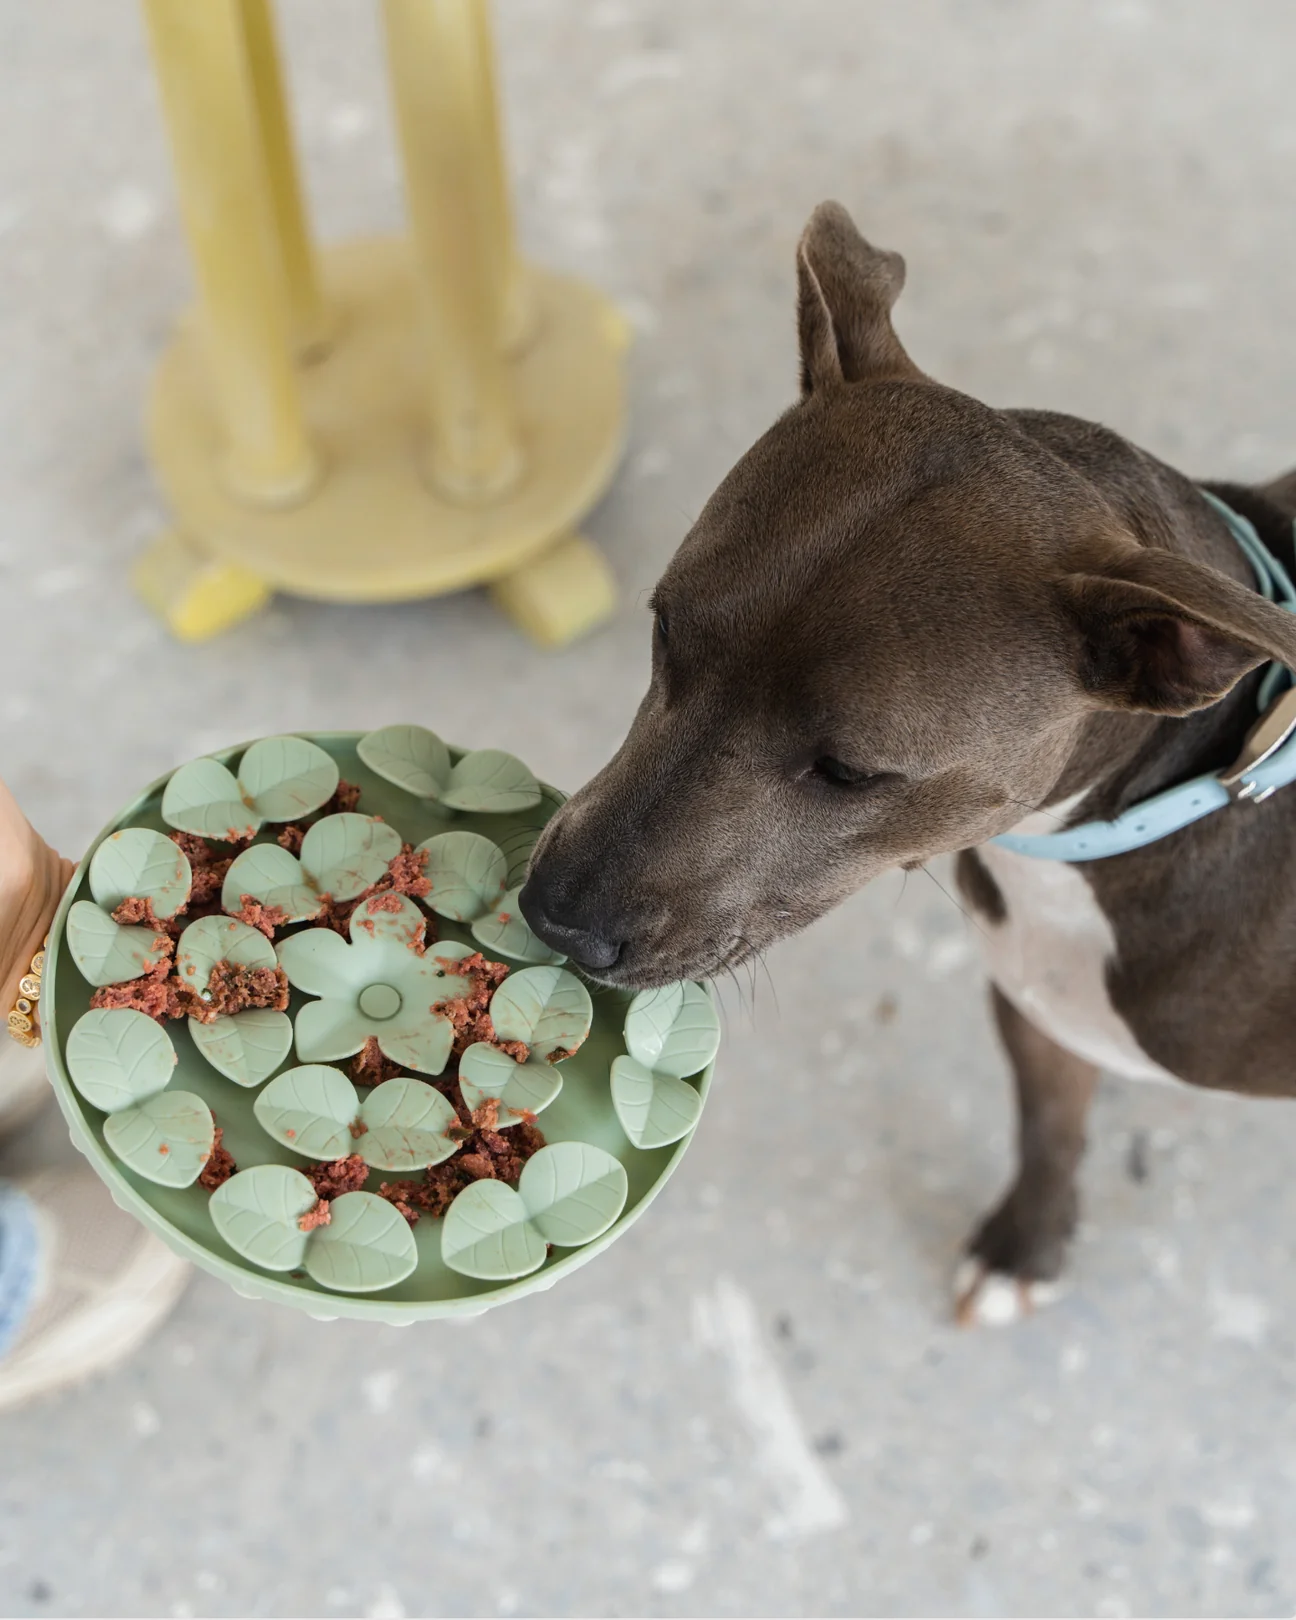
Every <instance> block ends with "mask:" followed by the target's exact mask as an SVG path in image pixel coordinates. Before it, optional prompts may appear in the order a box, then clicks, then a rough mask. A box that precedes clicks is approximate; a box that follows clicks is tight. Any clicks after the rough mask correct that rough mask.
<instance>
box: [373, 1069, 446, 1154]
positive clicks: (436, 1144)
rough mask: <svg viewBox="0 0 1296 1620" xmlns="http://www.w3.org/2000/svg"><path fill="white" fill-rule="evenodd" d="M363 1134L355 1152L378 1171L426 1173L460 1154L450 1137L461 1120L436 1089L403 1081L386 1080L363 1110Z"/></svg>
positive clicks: (403, 1078)
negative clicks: (453, 1154)
mask: <svg viewBox="0 0 1296 1620" xmlns="http://www.w3.org/2000/svg"><path fill="white" fill-rule="evenodd" d="M360 1123H361V1124H362V1125H363V1126H364V1131H363V1134H362V1135H361V1137H360V1139H359V1141H358V1142H357V1143H356V1145H355V1151H356V1152H357V1153H359V1155H360V1157H361V1158H362V1159H363V1160H364V1161H365V1163H366V1164H371V1165H372V1166H373V1167H374V1169H375V1170H423V1169H426V1168H427V1166H428V1165H430V1164H440V1163H441V1161H442V1160H443V1159H448V1158H449V1157H450V1155H451V1154H452V1153H455V1152H457V1151H458V1148H459V1143H458V1142H456V1141H454V1140H453V1139H452V1138H450V1137H449V1136H447V1135H446V1132H447V1131H448V1130H449V1129H450V1128H451V1126H454V1125H458V1123H459V1115H458V1114H457V1113H456V1112H455V1110H454V1108H453V1107H452V1106H451V1104H450V1103H449V1102H447V1100H446V1099H445V1098H444V1097H443V1096H442V1095H441V1093H440V1092H439V1091H437V1090H436V1089H435V1088H434V1087H433V1086H429V1085H427V1084H425V1083H424V1082H423V1081H422V1080H411V1079H409V1078H408V1076H402V1077H401V1078H400V1079H397V1080H384V1081H383V1083H382V1084H381V1085H380V1086H375V1087H374V1089H373V1090H372V1091H371V1092H370V1093H369V1095H368V1096H367V1097H366V1098H365V1100H364V1104H363V1106H362V1107H361V1109H360Z"/></svg>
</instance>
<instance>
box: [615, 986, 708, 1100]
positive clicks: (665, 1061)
mask: <svg viewBox="0 0 1296 1620" xmlns="http://www.w3.org/2000/svg"><path fill="white" fill-rule="evenodd" d="M625 1041H626V1047H627V1049H628V1051H629V1053H630V1056H631V1057H632V1058H634V1059H635V1061H636V1062H638V1063H642V1064H643V1066H644V1067H645V1068H646V1069H652V1070H653V1071H654V1073H656V1074H669V1075H674V1077H675V1078H676V1079H677V1080H680V1079H683V1078H684V1076H685V1075H689V1074H697V1073H699V1071H700V1070H702V1069H705V1068H706V1066H707V1064H708V1063H710V1061H711V1059H712V1058H713V1057H714V1056H715V1055H716V1052H717V1051H718V1050H719V1048H720V1019H719V1018H718V1016H717V1015H716V1010H715V1004H714V1002H713V1001H712V1000H711V997H710V994H709V993H708V992H707V991H706V990H704V989H703V987H702V986H701V985H700V984H690V983H688V982H686V981H683V980H681V981H678V982H677V983H675V984H668V985H666V986H665V987H664V988H663V989H660V990H641V991H640V992H639V994H638V995H637V996H636V997H635V998H634V1000H633V1001H632V1002H631V1003H630V1009H629V1011H628V1012H627V1013H626V1021H625Z"/></svg>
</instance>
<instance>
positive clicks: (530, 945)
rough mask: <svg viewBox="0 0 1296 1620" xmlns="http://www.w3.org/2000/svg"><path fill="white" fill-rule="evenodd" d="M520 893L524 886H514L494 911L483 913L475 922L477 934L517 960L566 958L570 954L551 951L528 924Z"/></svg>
mask: <svg viewBox="0 0 1296 1620" xmlns="http://www.w3.org/2000/svg"><path fill="white" fill-rule="evenodd" d="M520 893H521V890H520V889H510V890H509V891H508V892H507V894H505V895H504V897H503V899H502V900H500V902H499V903H498V905H497V906H496V907H495V909H494V910H493V911H488V912H487V913H486V915H485V916H484V917H479V918H478V919H477V921H476V922H475V923H473V925H472V935H473V938H474V939H475V940H476V941H477V942H478V944H481V945H484V946H485V947H486V949H487V950H488V951H497V952H498V953H499V955H500V956H509V957H512V959H513V960H514V961H515V962H548V963H558V962H565V961H566V960H567V958H566V957H565V956H564V955H563V954H562V952H561V951H551V950H550V949H549V947H548V946H547V945H546V944H545V942H544V941H543V940H542V939H540V938H538V937H537V936H536V935H535V934H533V933H532V932H531V930H530V928H528V927H527V920H526V918H525V917H524V916H523V915H522V913H521V911H520V910H519V908H518V895H519V894H520Z"/></svg>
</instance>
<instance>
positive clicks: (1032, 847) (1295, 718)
mask: <svg viewBox="0 0 1296 1620" xmlns="http://www.w3.org/2000/svg"><path fill="white" fill-rule="evenodd" d="M1198 493H1199V494H1200V495H1202V496H1203V497H1204V499H1206V500H1208V501H1209V502H1210V504H1211V505H1212V506H1213V507H1214V508H1215V510H1216V511H1217V512H1218V513H1219V515H1220V516H1221V517H1222V518H1223V519H1224V521H1225V522H1226V523H1227V524H1228V526H1229V528H1230V529H1231V530H1232V533H1233V537H1234V539H1235V540H1236V541H1237V543H1238V544H1239V545H1240V546H1241V547H1242V550H1243V552H1244V553H1245V554H1246V558H1247V561H1248V562H1249V563H1250V564H1251V567H1252V568H1253V569H1254V571H1255V576H1256V582H1257V584H1258V586H1259V589H1260V591H1261V593H1262V594H1263V595H1264V596H1265V597H1267V598H1268V600H1269V601H1271V602H1277V603H1278V604H1279V606H1281V607H1284V608H1286V609H1287V611H1288V612H1289V613H1296V585H1293V584H1292V581H1291V578H1290V576H1289V575H1288V573H1287V570H1286V569H1285V568H1284V567H1283V565H1282V564H1281V563H1280V562H1279V561H1278V559H1277V558H1276V557H1275V556H1274V555H1273V553H1272V552H1271V551H1270V550H1269V548H1268V547H1267V546H1266V545H1265V544H1264V542H1263V541H1262V540H1261V539H1260V536H1259V535H1258V534H1257V533H1256V531H1255V525H1254V524H1253V523H1251V522H1250V520H1249V519H1247V518H1244V517H1243V516H1242V515H1241V513H1240V512H1235V511H1234V510H1233V508H1232V507H1231V506H1227V505H1226V504H1225V503H1224V502H1223V501H1222V500H1220V499H1219V497H1218V496H1216V495H1212V494H1211V493H1210V491H1209V490H1205V489H1203V490H1199V491H1198ZM1293 679H1296V677H1294V676H1293V674H1292V672H1291V671H1290V670H1288V669H1287V668H1285V667H1284V666H1283V665H1282V664H1270V666H1269V668H1268V670H1267V671H1266V672H1265V678H1264V681H1263V682H1262V684H1261V687H1260V692H1259V697H1258V702H1259V708H1260V714H1261V718H1260V719H1259V720H1258V721H1257V722H1256V724H1255V725H1254V726H1253V727H1252V729H1251V731H1250V732H1249V733H1248V734H1247V739H1246V742H1245V743H1244V744H1243V746H1242V752H1241V754H1239V756H1238V758H1237V759H1236V760H1235V762H1234V763H1233V764H1232V765H1230V766H1229V768H1228V770H1226V771H1222V772H1220V774H1219V775H1213V774H1207V775H1205V776H1194V777H1193V778H1192V779H1191V780H1190V781H1187V782H1181V783H1180V784H1179V786H1178V787H1172V788H1167V789H1166V790H1165V792H1164V793H1156V794H1153V796H1152V797H1151V798H1150V799H1144V801H1143V802H1142V804H1136V805H1134V806H1132V808H1130V809H1129V810H1126V811H1124V812H1123V813H1122V814H1121V815H1119V816H1117V817H1116V818H1115V819H1114V820H1112V821H1086V822H1082V823H1081V824H1080V826H1078V827H1068V828H1067V829H1065V830H1064V831H1063V832H1055V833H1039V834H1034V835H1032V834H1027V833H1010V832H1009V833H1001V834H1000V835H999V837H998V838H992V839H991V840H990V841H991V843H993V844H998V845H999V846H1000V847H1001V848H1002V849H1010V850H1012V851H1013V852H1014V853H1015V854H1017V855H1035V856H1038V857H1039V858H1040V859H1041V860H1050V861H1100V860H1103V859H1104V858H1105V857H1106V856H1108V855H1127V854H1128V853H1129V851H1130V850H1132V849H1142V848H1143V846H1144V845H1145V844H1153V843H1155V842H1156V841H1157V839H1158V838H1165V837H1166V836H1167V834H1169V833H1173V832H1178V831H1179V830H1180V828H1181V827H1187V826H1190V825H1191V824H1192V823H1193V822H1194V821H1200V820H1201V818H1202V817H1203V816H1208V815H1210V814H1211V812H1212V811H1214V810H1223V809H1224V808H1225V807H1226V806H1227V805H1230V804H1232V803H1233V802H1234V801H1235V800H1238V799H1248V800H1250V802H1251V803H1252V804H1259V803H1260V802H1261V801H1262V800H1264V799H1267V798H1268V797H1269V795H1270V794H1271V793H1276V792H1277V791H1278V789H1279V788H1280V787H1286V786H1287V785H1288V783H1289V782H1293V781H1296V686H1293V685H1292V684H1291V683H1292V681H1293ZM1284 688H1285V690H1284Z"/></svg>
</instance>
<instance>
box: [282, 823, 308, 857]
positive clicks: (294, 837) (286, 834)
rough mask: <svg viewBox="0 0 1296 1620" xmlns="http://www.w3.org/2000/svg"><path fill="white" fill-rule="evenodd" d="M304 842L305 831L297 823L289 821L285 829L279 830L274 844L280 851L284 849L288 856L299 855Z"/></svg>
mask: <svg viewBox="0 0 1296 1620" xmlns="http://www.w3.org/2000/svg"><path fill="white" fill-rule="evenodd" d="M305 842H306V829H305V827H303V826H301V825H300V824H299V823H298V822H295V821H290V822H289V823H288V825H287V826H286V827H281V828H280V829H279V836H278V838H276V839H275V843H276V844H278V845H279V848H280V849H286V850H287V851H288V853H289V854H290V855H300V854H301V851H302V845H303V844H304V843H305Z"/></svg>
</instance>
